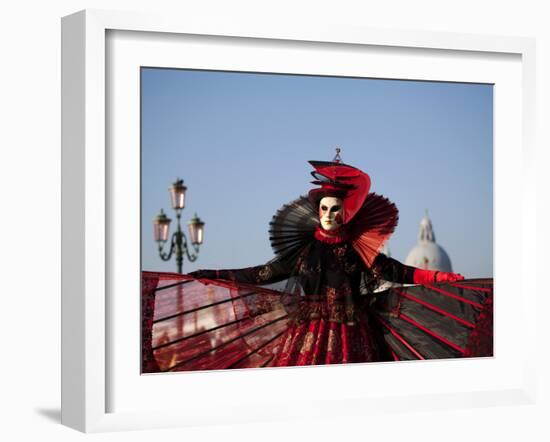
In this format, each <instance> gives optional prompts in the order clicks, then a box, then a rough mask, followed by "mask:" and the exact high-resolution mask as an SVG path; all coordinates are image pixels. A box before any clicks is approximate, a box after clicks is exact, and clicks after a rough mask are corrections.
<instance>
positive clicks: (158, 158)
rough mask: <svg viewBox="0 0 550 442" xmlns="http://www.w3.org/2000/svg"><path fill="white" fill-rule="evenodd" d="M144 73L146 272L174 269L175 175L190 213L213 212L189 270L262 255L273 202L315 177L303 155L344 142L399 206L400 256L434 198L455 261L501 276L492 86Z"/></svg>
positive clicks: (440, 234) (322, 153) (394, 248)
mask: <svg viewBox="0 0 550 442" xmlns="http://www.w3.org/2000/svg"><path fill="white" fill-rule="evenodd" d="M141 79H142V83H141V84H142V265H143V269H144V270H162V271H175V268H176V266H175V261H174V260H172V261H171V262H168V263H167V262H163V261H161V260H160V258H159V257H158V252H157V246H156V243H155V242H154V241H153V237H152V220H153V218H154V217H155V216H156V215H157V214H158V212H159V210H160V208H164V210H165V211H166V212H167V213H168V216H169V217H170V218H172V219H175V214H174V213H173V211H172V209H171V208H170V200H169V193H168V188H169V187H170V185H171V183H172V182H173V181H175V179H176V178H177V177H181V178H183V179H184V181H185V184H186V185H187V187H188V191H187V206H186V208H185V210H184V211H183V221H184V223H185V224H187V221H188V220H189V219H190V218H191V217H192V216H193V214H194V213H195V212H197V213H198V215H199V216H200V217H201V218H202V219H203V221H204V222H205V223H206V226H205V242H204V244H203V246H202V247H201V251H200V254H199V259H198V260H197V261H196V262H194V263H190V262H188V261H187V260H186V261H185V262H184V272H189V271H192V270H195V269H198V268H239V267H245V266H251V265H258V264H262V263H264V262H267V261H268V260H270V259H271V258H272V257H273V253H272V251H271V247H270V245H269V240H268V233H267V231H268V224H269V221H270V220H271V217H272V216H273V214H274V213H275V211H276V210H277V209H278V208H279V207H281V206H282V205H283V204H284V203H286V202H288V201H290V200H292V199H294V198H296V197H298V196H299V195H303V194H306V193H307V192H308V190H309V189H311V188H312V187H313V186H312V185H311V184H310V181H311V176H310V171H311V167H310V166H309V164H308V163H307V161H308V160H331V159H332V158H333V156H334V149H335V147H336V146H340V147H341V149H342V159H343V161H344V162H345V163H347V164H351V165H353V166H355V167H358V168H360V169H361V170H363V171H365V172H367V173H368V174H369V175H370V176H371V179H372V183H373V184H372V188H371V191H373V192H376V193H379V194H382V195H384V196H386V197H388V198H389V199H390V200H391V201H393V202H394V203H395V204H396V205H397V207H398V209H399V218H400V220H399V225H398V226H397V229H396V232H395V233H394V235H393V236H392V237H391V238H390V241H389V248H390V251H391V255H392V257H393V258H395V259H398V260H400V261H404V260H405V258H406V256H407V253H408V252H409V251H410V249H411V248H412V247H413V246H414V245H415V244H416V236H417V233H418V226H419V222H420V219H421V218H422V217H423V216H424V213H425V210H426V209H428V212H429V216H430V218H431V220H432V223H433V226H434V231H435V235H436V239H437V242H438V243H439V244H440V245H441V246H442V247H443V248H444V249H445V250H446V251H447V253H448V254H449V256H450V258H451V261H452V264H453V270H454V271H456V272H460V273H462V274H464V275H465V276H466V277H491V276H492V275H493V227H492V226H493V193H492V192H493V129H492V127H493V88H492V86H491V85H480V84H462V83H441V82H419V81H397V80H378V79H357V78H341V77H313V76H296V75H279V74H251V73H228V72H209V71H188V70H176V69H172V70H170V69H148V68H144V69H142V76H141ZM172 224H174V222H173V223H172ZM173 228H174V226H173V225H172V226H171V231H173ZM185 228H187V227H186V226H185Z"/></svg>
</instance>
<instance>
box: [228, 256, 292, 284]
mask: <svg viewBox="0 0 550 442" xmlns="http://www.w3.org/2000/svg"><path fill="white" fill-rule="evenodd" d="M217 273H218V275H217V276H218V278H221V279H229V280H231V281H237V282H244V283H247V284H257V285H264V284H272V283H274V282H279V281H282V280H283V279H287V278H288V277H289V276H290V271H289V269H288V268H287V266H286V265H285V264H284V263H283V262H281V261H273V262H268V263H267V264H264V265H259V266H255V267H247V268H244V269H234V270H218V271H217Z"/></svg>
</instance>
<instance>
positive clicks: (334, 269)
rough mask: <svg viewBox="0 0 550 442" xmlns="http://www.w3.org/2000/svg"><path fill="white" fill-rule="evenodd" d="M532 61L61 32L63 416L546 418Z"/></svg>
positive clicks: (341, 34)
mask: <svg viewBox="0 0 550 442" xmlns="http://www.w3.org/2000/svg"><path fill="white" fill-rule="evenodd" d="M459 37H460V38H459ZM533 53H534V52H533V43H532V41H531V40H528V39H519V38H513V39H512V38H492V37H481V36H467V35H460V36H456V35H452V34H428V33H417V32H406V33H403V32H399V33H397V32H396V33H393V32H387V31H385V32H382V31H373V30H366V29H343V28H335V29H334V30H332V31H331V32H330V33H328V34H327V33H326V32H325V31H322V30H320V29H315V28H314V27H309V26H308V27H306V28H301V29H283V28H277V29H269V27H267V28H266V27H260V26H257V27H256V26H245V25H243V24H240V25H236V24H231V25H227V27H226V28H220V27H218V26H216V27H211V26H210V25H209V24H208V23H198V22H196V23H185V24H181V23H176V22H172V21H171V20H170V19H169V18H166V17H152V16H143V15H139V14H137V15H134V14H126V13H111V12H105V11H85V12H81V13H77V14H75V15H72V16H69V17H66V18H64V20H63V199H62V202H63V222H64V226H63V279H62V281H63V355H64V356H63V409H62V420H63V422H64V423H65V424H67V425H69V426H72V427H74V428H78V429H80V430H82V431H106V430H109V429H123V428H152V427H163V426H185V425H197V424H205V423H208V422H229V421H231V422H247V421H256V420H262V419H266V418H270V419H272V418H273V417H274V416H276V417H280V418H285V417H295V416H303V417H305V416H320V415H324V413H328V412H329V410H328V409H327V407H324V406H323V404H327V403H328V402H330V401H335V402H336V403H338V407H337V408H338V412H337V413H340V414H347V413H353V414H357V413H368V412H369V410H374V409H381V408H382V409H387V410H392V409H395V408H396V407H397V408H399V409H401V410H403V409H405V410H406V409H408V408H409V407H415V406H419V405H421V406H425V407H433V408H436V407H439V408H441V407H462V406H468V405H467V404H471V403H475V404H495V403H498V402H499V401H501V400H504V401H508V402H510V401H514V402H518V403H520V402H526V401H529V400H530V397H531V396H530V395H531V394H532V391H531V389H530V388H531V382H532V381H533V376H532V373H531V372H530V371H529V370H530V368H529V366H530V358H531V356H530V352H531V351H532V350H533V349H532V348H531V347H530V345H531V344H530V342H533V341H532V340H529V339H528V336H529V335H530V334H532V333H533V330H534V324H533V323H532V322H531V321H530V320H528V318H526V317H524V316H521V315H519V314H518V310H519V309H518V305H521V306H527V305H530V304H531V303H533V302H534V301H533V299H532V298H533V296H534V295H533V294H534V293H535V290H534V289H533V288H532V287H530V286H531V285H532V284H533V283H532V281H531V280H530V279H529V278H526V277H525V273H524V272H525V270H524V268H523V267H522V266H520V265H518V259H517V257H518V256H521V257H522V260H523V259H524V257H525V256H526V254H528V253H529V250H528V246H526V244H528V243H529V240H528V238H529V237H530V235H531V236H532V235H533V233H530V232H532V230H530V227H529V226H530V225H531V223H532V222H533V220H532V219H531V218H529V215H530V211H529V210H518V209H517V208H518V207H520V206H521V207H524V208H525V207H527V206H528V203H529V200H528V198H527V196H526V195H527V193H526V192H527V189H528V188H529V186H531V185H533V184H532V182H531V181H530V179H529V176H523V178H521V180H522V183H523V185H522V186H519V185H518V182H519V181H520V178H518V177H517V175H518V169H517V164H521V163H522V162H523V164H527V162H528V160H529V152H530V149H531V148H532V147H531V143H532V139H531V137H532V127H531V121H532V114H533V103H532V100H533V94H534V86H533V84H534V83H533V75H534V74H533V67H532V63H533V57H534V55H533ZM308 161H309V162H310V163H308ZM312 175H313V176H312ZM511 177H514V179H510V178H511ZM311 181H313V184H311V183H310V182H311ZM510 201H515V202H516V205H515V207H511V205H510ZM398 220H399V222H398ZM511 231H513V232H515V237H516V240H514V241H510V239H509V232H511ZM512 257H515V258H512ZM521 262H524V261H521ZM493 278H494V306H495V307H494V311H493ZM395 284H398V285H395ZM365 312H367V313H365ZM493 316H494V334H493ZM517 327H521V329H522V330H523V333H522V335H520V334H518V333H517V332H516V331H517ZM464 356H466V357H464ZM367 362H368V363H367ZM304 365H307V366H308V367H303V366H304ZM526 367H527V368H526ZM526 370H527V371H526ZM411 379H414V382H411V381H410V380H411ZM450 380H452V382H451V381H450ZM181 398H186V399H185V400H184V401H182V400H181ZM289 398H291V399H292V400H291V401H290V400H289ZM289 402H291V403H289ZM229 406H230V407H229ZM229 408H231V409H232V410H233V412H231V413H229ZM283 410H284V411H283ZM330 410H331V411H330V412H331V413H333V412H334V407H330Z"/></svg>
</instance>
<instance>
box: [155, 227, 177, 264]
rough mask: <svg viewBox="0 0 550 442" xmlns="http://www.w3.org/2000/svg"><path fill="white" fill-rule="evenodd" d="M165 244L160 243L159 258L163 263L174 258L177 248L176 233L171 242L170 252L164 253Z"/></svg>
mask: <svg viewBox="0 0 550 442" xmlns="http://www.w3.org/2000/svg"><path fill="white" fill-rule="evenodd" d="M163 248H164V244H161V243H159V256H160V259H162V260H163V261H169V260H170V258H172V254H173V253H174V249H175V248H176V233H173V234H172V239H171V240H170V250H168V252H164V251H163Z"/></svg>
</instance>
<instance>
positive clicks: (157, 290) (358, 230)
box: [142, 162, 492, 372]
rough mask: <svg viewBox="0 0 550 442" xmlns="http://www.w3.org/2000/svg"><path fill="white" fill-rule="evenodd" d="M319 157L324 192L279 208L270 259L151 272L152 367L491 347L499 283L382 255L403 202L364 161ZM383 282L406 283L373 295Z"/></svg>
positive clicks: (147, 341)
mask: <svg viewBox="0 0 550 442" xmlns="http://www.w3.org/2000/svg"><path fill="white" fill-rule="evenodd" d="M312 165H313V167H314V168H315V170H316V171H315V172H314V176H315V178H316V181H314V183H315V184H317V185H320V188H317V189H314V190H312V191H311V192H310V194H309V196H308V197H301V198H298V199H297V200H295V201H293V202H291V203H290V204H287V205H285V206H283V207H282V208H281V209H280V210H279V211H278V212H277V213H276V215H275V216H274V218H273V220H272V222H271V228H270V241H271V244H272V247H273V249H274V252H275V254H276V257H275V259H273V260H272V261H270V262H269V263H267V264H265V265H260V266H256V267H251V268H245V269H238V270H202V271H197V272H194V273H193V274H191V276H188V275H174V274H158V273H148V272H144V273H143V285H142V288H143V290H142V292H143V293H142V303H143V304H142V305H143V328H142V332H143V371H144V372H156V371H182V370H207V369H220V368H246V367H262V366H296V365H318V364H335V363H351V362H373V361H387V360H408V359H429V358H452V357H467V356H491V355H492V281H491V280H475V281H473V280H469V281H457V280H456V279H457V278H456V277H457V276H458V275H453V274H444V273H441V274H440V273H439V272H431V271H425V270H420V269H416V268H414V267H409V266H406V265H403V264H401V263H399V262H398V261H396V260H394V259H392V258H389V257H387V256H386V255H384V254H381V253H379V250H380V249H381V248H382V246H383V244H384V242H385V241H386V240H387V239H388V237H389V236H390V235H391V233H392V232H393V230H394V228H395V226H396V224H397V219H398V218H397V213H398V212H397V209H396V207H395V205H393V204H392V203H390V202H389V201H388V200H387V199H386V198H383V197H381V196H379V195H376V194H374V193H369V190H370V179H369V177H368V175H366V174H364V173H363V172H361V171H360V170H358V169H356V168H353V167H351V166H348V165H345V164H341V163H332V162H312ZM323 196H338V197H339V198H341V199H342V201H343V206H344V223H343V226H342V227H341V228H340V229H338V230H337V231H331V232H328V231H325V230H323V229H322V228H321V227H320V226H319V221H318V213H317V207H318V202H319V200H320V199H321V198H322V197H323ZM381 281H392V282H395V283H399V284H407V286H401V285H399V286H398V287H397V286H396V287H393V288H391V289H390V290H387V291H382V292H376V288H377V287H378V286H379V285H380V282H381ZM442 281H445V282H442ZM409 284H415V285H410V286H409ZM419 284H421V285H419Z"/></svg>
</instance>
